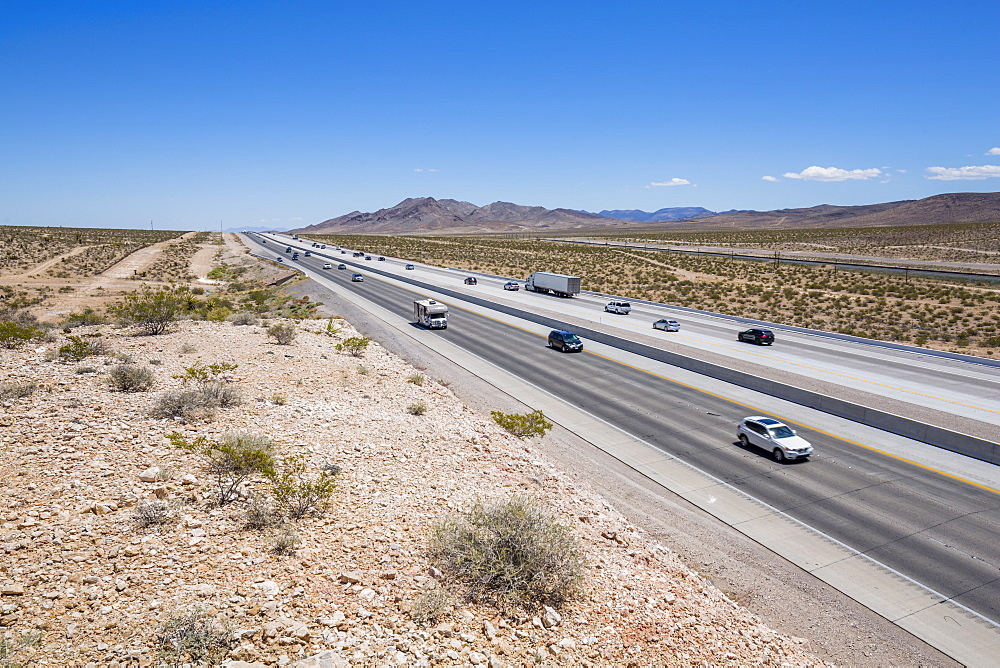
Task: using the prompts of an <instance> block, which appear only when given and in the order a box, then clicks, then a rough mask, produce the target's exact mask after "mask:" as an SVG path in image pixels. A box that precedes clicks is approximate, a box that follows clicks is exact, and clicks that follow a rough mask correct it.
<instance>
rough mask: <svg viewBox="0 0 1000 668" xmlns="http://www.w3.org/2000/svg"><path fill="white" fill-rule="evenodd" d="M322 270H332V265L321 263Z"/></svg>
mask: <svg viewBox="0 0 1000 668" xmlns="http://www.w3.org/2000/svg"><path fill="white" fill-rule="evenodd" d="M323 268H324V269H333V265H332V264H330V263H329V262H324V263H323Z"/></svg>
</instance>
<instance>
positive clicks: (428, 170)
mask: <svg viewBox="0 0 1000 668" xmlns="http://www.w3.org/2000/svg"><path fill="white" fill-rule="evenodd" d="M413 171H415V172H436V171H438V170H436V169H420V168H419V167H418V168H417V169H414V170H413Z"/></svg>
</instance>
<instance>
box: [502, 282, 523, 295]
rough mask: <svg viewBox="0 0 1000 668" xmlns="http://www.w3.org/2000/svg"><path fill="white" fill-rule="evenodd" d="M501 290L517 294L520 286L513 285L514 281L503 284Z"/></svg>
mask: <svg viewBox="0 0 1000 668" xmlns="http://www.w3.org/2000/svg"><path fill="white" fill-rule="evenodd" d="M503 289H504V290H513V291H514V292H517V291H518V290H520V289H521V284H520V283H515V282H514V281H507V282H506V283H504V284H503Z"/></svg>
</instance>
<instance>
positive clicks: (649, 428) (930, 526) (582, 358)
mask: <svg viewBox="0 0 1000 668" xmlns="http://www.w3.org/2000/svg"><path fill="white" fill-rule="evenodd" d="M276 246H277V244H274V243H272V242H268V244H267V245H266V246H265V247H263V248H266V252H264V255H265V256H276V255H282V254H283V253H281V251H283V250H284V244H282V247H281V248H276ZM306 247H308V244H306ZM263 248H261V250H263ZM275 251H277V253H276V254H275ZM321 252H323V251H321ZM326 253H330V251H327V252H326ZM339 257H340V258H342V259H337V257H333V259H328V258H324V257H311V258H304V257H303V258H302V259H301V260H299V261H298V264H300V265H302V266H303V267H306V268H308V269H309V270H310V273H312V274H322V275H324V276H325V277H326V278H327V279H328V280H330V281H332V282H333V284H335V286H336V289H337V290H342V291H352V292H354V293H356V294H358V295H360V296H362V297H364V298H365V299H368V300H370V301H371V302H373V303H374V304H377V305H379V306H381V307H382V308H384V309H386V310H388V311H390V312H391V313H394V314H396V315H398V316H399V317H400V318H401V319H403V320H404V321H409V320H410V319H411V316H412V314H411V305H412V301H413V299H414V298H415V295H414V292H413V291H412V290H410V289H406V288H404V287H402V286H399V285H396V284H393V283H392V282H391V281H387V280H384V279H382V278H380V277H379V276H377V275H373V274H371V273H368V272H365V270H364V267H365V265H366V264H370V265H371V266H374V267H377V268H378V269H383V268H388V267H389V266H390V265H393V264H395V265H396V268H400V269H401V266H400V265H399V261H391V260H387V261H386V262H377V260H375V259H374V258H373V260H371V261H370V263H369V262H365V261H364V260H362V259H356V258H352V257H351V255H350V253H348V254H347V255H345V256H339ZM324 261H330V262H333V263H334V266H336V264H337V263H338V262H341V261H343V262H345V263H348V264H349V267H350V269H349V270H348V271H342V270H337V269H332V270H323V269H321V265H322V263H323V262H324ZM286 263H288V264H291V262H289V261H288V260H286ZM353 271H361V273H364V274H365V275H366V282H364V283H352V282H350V274H351V273H353ZM400 273H402V271H401V272H400ZM406 273H407V274H414V273H415V272H411V271H407V272H406ZM420 273H422V274H424V278H426V277H427V276H429V275H434V274H438V275H447V276H450V281H451V282H454V277H455V273H454V272H444V273H443V274H442V273H441V272H439V271H432V270H428V269H425V268H422V269H421V271H420ZM449 287H451V285H450V284H449ZM493 287H494V286H492V285H491V284H490V282H489V281H480V285H479V286H477V288H479V289H481V290H482V289H487V290H492V289H493ZM543 299H544V300H546V301H549V300H553V298H552V297H547V298H546V296H545V295H534V294H527V295H526V294H524V292H523V291H522V292H520V293H519V294H518V300H519V301H521V302H522V303H523V304H525V305H526V306H528V307H529V308H530V306H529V305H530V304H532V303H534V302H535V300H543ZM448 301H449V302H450V303H451V304H452V315H451V321H450V323H451V324H450V326H449V328H448V329H447V330H443V331H439V332H436V334H437V335H438V336H440V337H441V339H442V340H445V341H448V342H451V343H453V344H455V345H457V346H459V347H461V348H464V349H466V350H469V351H472V352H474V353H475V354H476V355H478V356H479V357H481V358H483V359H485V360H487V361H489V362H490V363H492V364H494V365H496V366H497V367H500V368H501V369H505V370H508V371H509V372H511V373H513V374H516V375H517V376H520V377H521V378H523V379H525V380H527V381H529V382H530V383H532V384H534V385H535V386H537V387H539V388H541V389H543V390H545V391H547V392H549V393H551V394H554V395H556V396H560V397H565V399H566V400H567V401H569V402H570V403H572V404H573V405H575V406H577V407H578V408H581V409H583V410H585V411H587V412H588V413H590V414H592V415H594V416H596V417H598V418H600V419H603V420H605V421H607V422H608V423H611V424H613V425H615V426H617V427H618V428H620V429H622V430H624V431H626V432H628V433H630V434H632V435H634V436H636V437H638V438H640V439H642V440H644V441H646V442H647V443H649V444H651V445H653V446H654V447H656V448H658V449H660V450H662V451H663V452H666V453H670V454H671V455H674V456H675V457H677V458H679V459H681V460H683V461H685V462H688V463H690V464H692V465H694V466H696V467H698V468H699V469H701V470H702V471H705V472H707V473H708V474H710V475H711V476H714V477H715V478H717V479H719V480H721V481H724V482H725V483H728V484H729V485H732V486H733V487H735V488H737V489H739V490H742V491H744V492H746V493H747V494H749V495H750V496H752V497H754V498H756V499H758V500H760V501H762V502H764V503H766V504H768V505H770V506H772V507H774V508H776V509H778V510H779V511H782V512H783V513H786V514H787V515H789V516H791V517H793V518H795V519H797V520H799V521H801V522H802V523H804V524H806V525H808V526H809V527H812V528H814V529H816V530H817V531H820V532H822V533H823V534H825V535H827V536H829V537H832V538H834V539H835V540H837V541H840V542H842V543H844V544H845V545H848V546H850V547H852V548H853V549H856V550H858V551H859V552H862V553H864V554H866V555H868V556H870V557H872V558H873V559H875V560H877V561H879V562H881V563H882V564H885V565H886V566H888V567H890V568H892V569H895V570H896V571H898V572H899V573H901V574H903V575H905V576H906V577H908V578H911V579H912V580H914V581H916V582H918V583H920V584H921V585H923V586H924V587H928V588H930V589H933V590H934V591H936V592H938V593H940V594H942V595H944V596H946V597H948V598H950V599H951V600H953V601H955V602H956V603H959V604H961V605H962V606H965V607H966V608H968V609H970V610H972V611H975V612H976V613H978V614H979V615H981V616H983V617H985V618H986V619H988V620H992V621H993V623H997V622H998V621H1000V545H998V542H997V541H996V537H997V536H998V535H1000V493H998V492H997V491H995V490H994V489H991V488H989V487H988V486H982V485H975V484H970V483H968V482H965V481H962V480H958V479H955V478H954V477H949V476H947V475H943V474H941V473H939V472H937V471H934V470H931V469H928V468H926V467H922V466H917V465H914V464H911V463H909V462H906V461H902V460H900V459H898V458H894V457H889V456H886V455H884V454H882V453H880V452H878V451H875V450H870V449H867V448H865V447H861V446H862V445H864V444H860V445H859V444H856V443H853V442H851V441H848V440H842V439H841V438H838V437H837V436H836V435H834V434H831V433H829V430H826V429H824V430H819V429H811V428H810V427H809V426H808V425H804V424H803V423H802V422H797V424H798V425H799V426H798V431H799V433H800V435H802V436H804V437H805V438H806V439H808V440H809V441H810V442H812V443H813V445H814V446H815V448H816V454H815V456H814V457H813V458H812V459H811V460H810V461H806V462H798V463H792V464H777V463H775V462H774V461H773V460H772V459H770V458H769V457H767V456H765V454H764V453H762V452H759V451H754V450H745V449H743V448H741V447H739V445H738V444H737V441H736V439H735V425H736V423H737V421H738V420H739V419H740V418H741V417H744V416H745V415H748V414H750V413H751V410H750V407H748V406H747V405H746V404H745V402H744V403H735V402H734V401H731V400H729V399H727V398H726V397H724V396H720V395H718V394H717V393H716V394H711V393H707V392H704V391H700V390H699V389H697V388H695V387H691V386H689V385H684V384H680V383H677V382H673V381H671V380H669V379H667V378H666V377H664V376H663V375H662V374H658V373H656V372H655V371H653V369H654V365H644V366H643V367H642V368H639V367H637V366H629V365H626V364H622V363H621V362H620V361H618V360H616V359H612V358H611V357H610V356H606V355H599V354H595V351H594V350H592V349H591V346H588V350H587V351H585V352H584V353H582V354H562V353H558V352H555V351H553V350H550V349H548V348H546V346H545V340H544V336H543V331H542V330H543V329H544V328H540V327H538V326H528V325H524V326H512V325H511V324H508V323H506V322H503V321H501V320H500V319H497V318H493V317H489V316H488V315H484V314H482V313H479V312H476V311H475V310H472V309H466V308H462V307H461V304H458V303H456V300H448ZM553 301H554V300H553ZM559 301H560V302H562V303H567V304H568V307H569V308H573V309H581V310H587V309H588V305H591V304H592V303H593V300H592V299H582V300H559ZM656 313H657V312H655V311H654V310H652V309H650V310H648V311H647V310H646V309H642V310H641V312H640V313H638V314H634V315H632V316H610V315H609V316H604V315H600V316H599V319H600V322H605V321H606V320H607V319H608V318H614V317H618V318H621V319H626V318H628V319H631V320H630V322H636V321H638V322H651V321H652V320H651V319H652V316H653V315H655V314H656ZM640 317H641V318H642V320H641V321H640V320H639V318H640ZM658 317H662V315H660V316H658ZM678 319H680V318H678ZM683 322H684V329H683V330H682V332H683V333H684V334H686V335H687V334H688V333H689V332H690V333H691V335H695V333H699V334H698V335H699V336H700V332H714V336H715V339H716V340H717V341H718V343H717V345H720V346H722V345H727V346H729V347H730V348H739V347H740V346H739V345H738V344H736V342H735V341H734V340H733V339H734V338H735V336H734V332H735V329H731V328H729V329H727V328H726V327H724V326H723V325H720V324H714V323H703V322H697V321H696V319H694V318H689V317H687V316H685V317H684V318H683ZM696 322H697V324H696ZM643 329H644V331H645V328H643ZM658 334H659V333H658ZM662 335H663V336H673V334H670V333H662ZM779 336H781V337H782V338H781V339H780V340H781V341H782V342H784V341H785V340H786V339H785V337H784V336H783V335H780V334H779ZM723 339H729V341H728V342H724V341H723ZM792 339H793V337H792V335H788V340H792ZM796 342H797V345H796V346H794V347H795V348H796V351H795V353H794V355H793V354H792V353H790V352H788V351H785V350H783V349H782V347H780V346H777V345H776V346H774V347H773V348H764V349H760V348H757V347H754V346H749V345H745V344H744V346H743V347H746V348H748V349H749V352H750V353H752V354H764V355H774V356H775V357H774V359H784V358H786V357H787V358H790V359H795V360H808V362H809V363H810V364H813V365H818V364H820V362H817V361H816V360H809V359H808V355H810V354H814V355H816V356H817V357H818V358H820V359H826V360H827V363H828V364H840V363H842V362H844V358H845V357H850V363H852V364H858V365H863V364H864V363H866V360H867V361H868V363H869V364H871V365H873V367H874V368H875V369H878V368H883V367H885V366H887V362H885V361H884V359H895V358H896V357H900V359H901V360H902V361H900V362H898V366H900V367H901V369H900V370H896V371H894V372H893V373H894V375H893V376H892V379H893V380H892V382H893V383H896V382H897V381H898V382H899V383H900V384H903V381H905V382H907V383H910V385H911V386H912V387H913V388H914V390H917V388H922V389H923V390H926V389H927V386H926V384H923V385H919V386H918V385H917V384H916V382H917V381H918V380H919V377H918V372H917V371H916V370H915V367H916V365H915V363H914V362H913V360H910V359H908V358H907V357H906V356H899V355H898V352H897V351H884V350H880V349H874V350H864V349H862V350H858V349H857V348H858V346H856V345H855V346H846V347H847V348H850V349H851V350H850V354H849V355H848V353H845V352H838V350H839V348H837V347H835V346H834V345H833V344H832V343H831V344H830V347H827V343H826V342H817V341H814V340H810V339H809V338H808V337H803V339H802V340H801V341H798V339H796ZM791 347H792V346H789V348H791ZM883 356H884V357H883ZM872 360H874V362H873V361H872ZM802 363H805V362H802ZM951 366H954V364H953V363H951V364H949V365H943V368H941V369H935V370H934V371H935V373H940V374H942V376H943V377H947V378H950V380H949V383H950V384H951V385H953V386H949V387H948V388H945V389H948V394H949V397H948V398H957V397H962V398H964V399H968V400H969V403H976V406H975V408H976V409H977V410H982V409H983V408H984V407H985V408H987V409H990V408H992V407H993V406H995V405H996V404H995V403H988V402H987V401H984V400H982V399H981V398H978V397H974V396H967V395H966V394H962V392H963V388H962V385H963V383H965V382H975V383H981V384H982V386H983V387H988V388H993V390H994V391H995V388H996V382H995V378H994V377H993V376H992V375H991V373H992V370H991V369H989V368H988V367H984V368H982V369H980V368H978V367H975V366H973V365H969V368H965V367H962V368H961V369H959V370H953V369H951V368H950V367H951ZM841 368H843V366H841ZM859 373H860V372H859ZM924 373H927V371H926V370H925V371H924ZM966 379H969V380H966ZM942 382H943V381H942ZM935 389H936V388H935ZM943 393H944V392H941V394H943ZM987 399H988V400H991V401H992V400H993V399H995V396H994V397H993V399H990V398H989V397H987ZM984 412H985V413H987V414H989V411H988V410H985V411H984ZM790 417H791V418H792V419H793V420H794V419H795V416H794V415H793V416H790Z"/></svg>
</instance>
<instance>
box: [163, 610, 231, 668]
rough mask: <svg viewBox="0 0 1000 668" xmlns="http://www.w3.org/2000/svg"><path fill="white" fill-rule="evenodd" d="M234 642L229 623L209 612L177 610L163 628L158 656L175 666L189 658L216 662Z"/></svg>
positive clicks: (204, 661)
mask: <svg viewBox="0 0 1000 668" xmlns="http://www.w3.org/2000/svg"><path fill="white" fill-rule="evenodd" d="M235 642H236V636H235V634H234V633H233V630H232V628H231V627H230V626H229V624H228V623H226V622H220V621H219V620H218V619H217V618H215V617H213V616H212V615H210V614H208V613H207V612H203V611H201V610H192V611H189V612H186V613H175V614H172V615H170V617H168V618H167V620H166V621H164V622H163V625H162V626H161V627H160V632H159V637H158V639H157V645H158V648H157V657H158V658H159V659H161V660H165V661H167V662H168V663H169V664H170V665H174V666H179V665H181V664H182V663H185V662H187V661H189V662H191V663H195V664H201V663H208V664H211V665H215V664H216V663H218V662H219V660H221V659H222V658H223V657H224V656H225V655H226V653H227V652H228V651H229V649H230V648H231V647H232V646H233V644H234V643H235Z"/></svg>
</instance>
